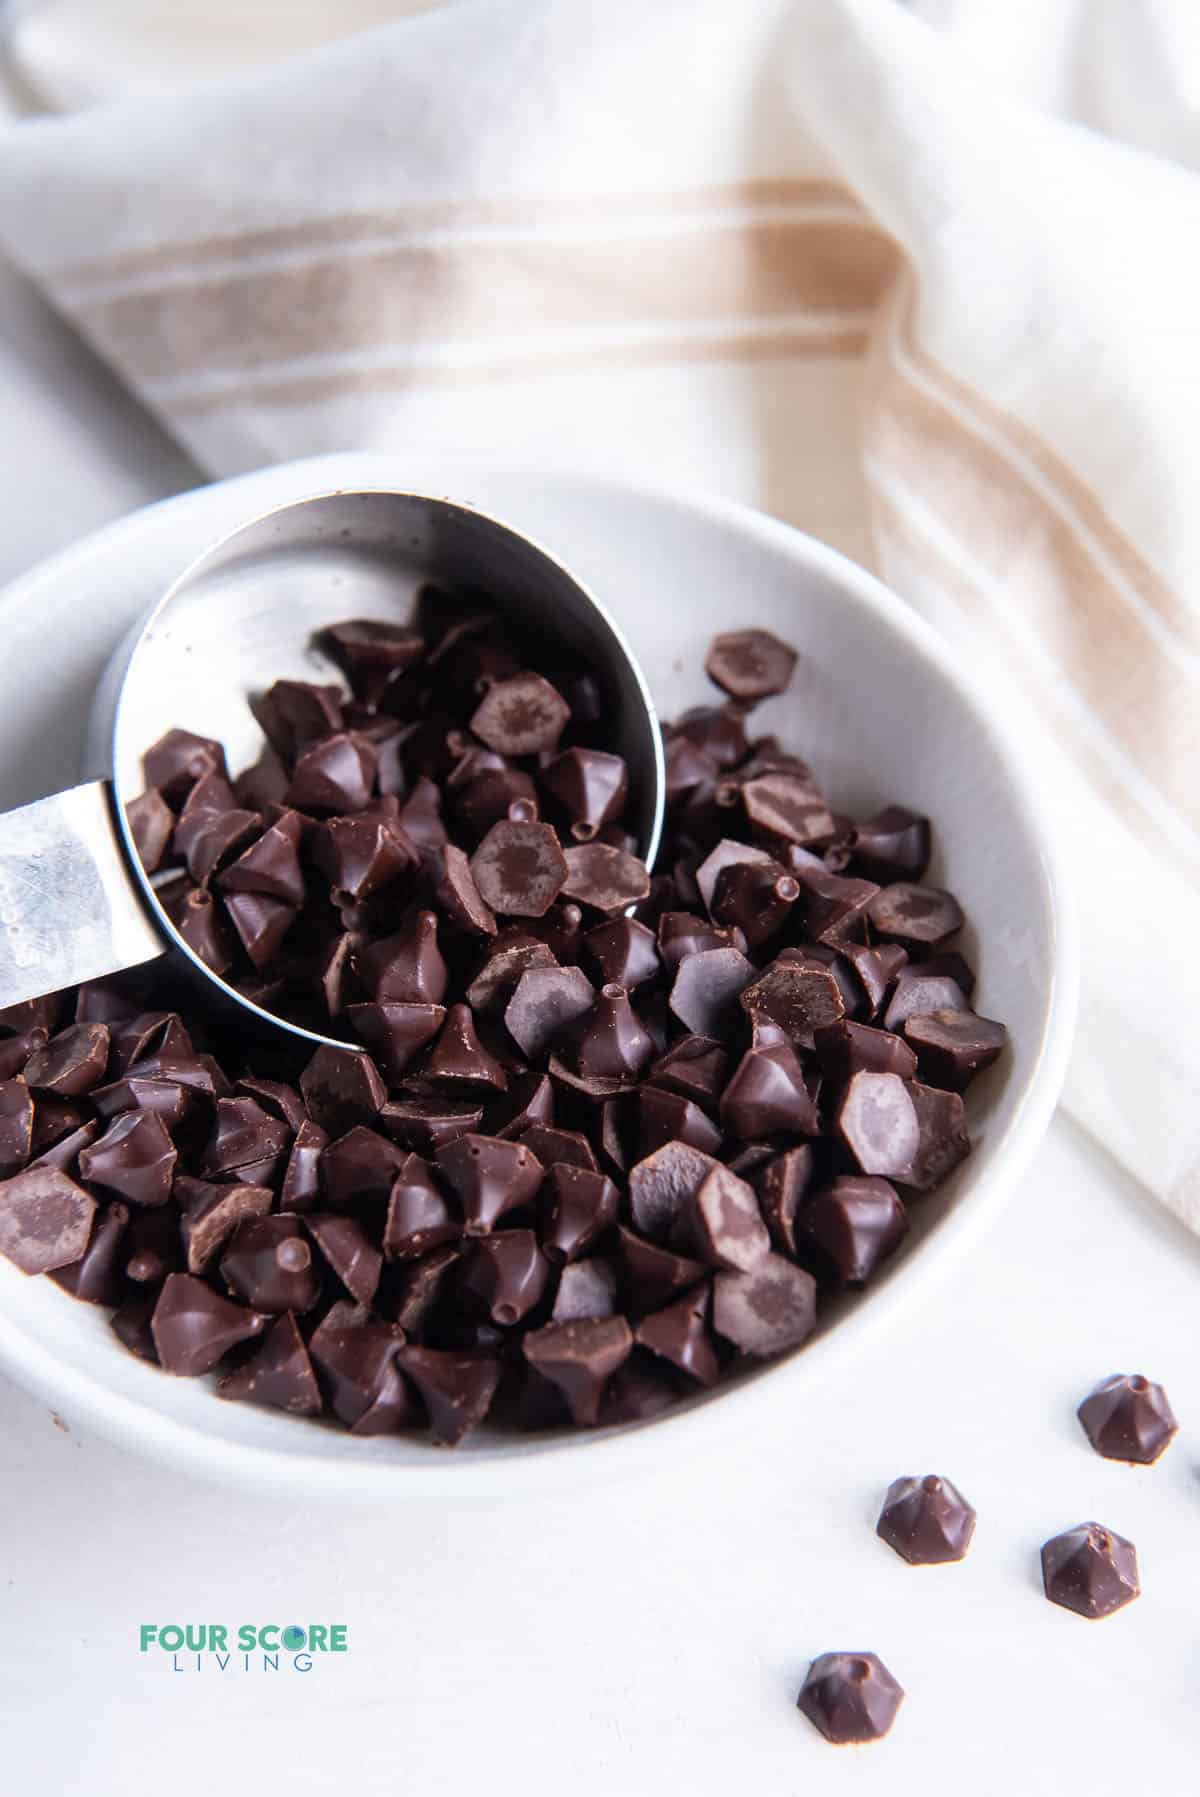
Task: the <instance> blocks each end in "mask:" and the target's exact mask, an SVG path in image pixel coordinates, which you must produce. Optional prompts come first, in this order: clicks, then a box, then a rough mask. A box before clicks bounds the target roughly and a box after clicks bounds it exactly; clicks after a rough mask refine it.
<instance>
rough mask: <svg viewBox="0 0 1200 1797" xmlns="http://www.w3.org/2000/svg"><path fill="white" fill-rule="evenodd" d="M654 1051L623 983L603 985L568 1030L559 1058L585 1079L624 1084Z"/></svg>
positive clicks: (651, 1057) (648, 1060)
mask: <svg viewBox="0 0 1200 1797" xmlns="http://www.w3.org/2000/svg"><path fill="white" fill-rule="evenodd" d="M654 1053H655V1046H654V1041H653V1038H652V1037H651V1036H650V1034H649V1032H648V1031H647V1030H646V1029H645V1028H644V1026H643V1024H642V1021H641V1019H640V1018H639V1016H638V1014H637V1012H636V1011H635V1010H634V1008H633V1006H632V1004H631V1003H630V1001H629V994H628V992H626V990H625V988H624V986H604V987H602V988H601V990H600V991H599V992H598V993H597V994H596V1002H595V1004H594V1005H593V1006H592V1008H591V1010H590V1011H588V1012H586V1013H585V1014H584V1016H582V1017H581V1018H579V1019H578V1021H577V1022H576V1024H575V1025H574V1026H573V1027H572V1029H571V1031H570V1032H569V1037H568V1044H567V1046H565V1047H564V1049H563V1051H562V1058H563V1059H564V1060H566V1061H567V1063H568V1064H569V1065H570V1066H571V1067H573V1068H574V1069H575V1071H576V1072H578V1073H579V1074H581V1075H583V1076H585V1077H587V1078H594V1079H606V1080H607V1079H611V1080H618V1081H620V1082H622V1083H625V1082H630V1081H633V1080H635V1079H636V1078H637V1077H638V1075H639V1074H641V1073H643V1072H644V1071H645V1069H646V1067H647V1066H648V1065H649V1063H650V1062H651V1061H652V1060H653V1059H654Z"/></svg>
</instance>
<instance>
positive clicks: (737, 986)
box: [671, 948, 755, 1037]
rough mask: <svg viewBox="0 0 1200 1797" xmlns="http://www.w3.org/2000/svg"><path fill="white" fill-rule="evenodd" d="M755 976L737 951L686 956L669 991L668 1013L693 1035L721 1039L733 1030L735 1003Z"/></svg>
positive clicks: (706, 950) (719, 950)
mask: <svg viewBox="0 0 1200 1797" xmlns="http://www.w3.org/2000/svg"><path fill="white" fill-rule="evenodd" d="M754 973H755V970H754V966H753V963H752V962H750V961H748V960H747V959H746V957H745V955H743V954H741V953H739V951H738V950H737V949H736V948H710V949H704V950H702V951H701V952H700V953H699V954H694V955H688V956H687V958H686V960H683V961H681V962H680V964H679V971H678V972H677V973H676V975H675V983H674V985H673V986H672V987H671V1009H672V1011H673V1012H674V1013H675V1015H676V1017H678V1018H679V1021H680V1022H681V1023H682V1024H683V1025H684V1026H685V1027H686V1028H687V1029H688V1030H690V1031H691V1032H692V1034H693V1035H697V1036H714V1037H722V1036H724V1035H725V1034H726V1032H727V1031H729V1030H731V1029H732V1028H733V1027H734V1020H735V1019H736V1017H737V1004H738V999H739V997H740V996H741V994H742V992H743V991H744V990H745V988H746V987H747V986H749V985H750V984H751V983H752V982H753V980H754Z"/></svg>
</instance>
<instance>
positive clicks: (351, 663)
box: [321, 618, 425, 708]
mask: <svg viewBox="0 0 1200 1797" xmlns="http://www.w3.org/2000/svg"><path fill="white" fill-rule="evenodd" d="M321 645H322V647H323V648H324V649H325V650H326V651H327V652H328V653H329V654H330V655H331V656H332V657H333V659H334V661H336V662H337V664H338V666H339V667H340V668H341V670H342V672H343V673H344V674H345V676H346V678H347V680H348V681H349V682H350V684H351V686H352V687H353V688H354V695H355V697H356V698H357V699H360V700H361V701H362V703H363V704H364V705H368V706H370V707H372V708H374V707H375V706H377V705H378V704H379V702H380V700H381V699H382V698H383V695H384V693H385V692H386V690H387V688H388V687H389V686H390V685H391V683H392V682H393V680H395V678H396V676H397V675H398V674H402V673H403V672H404V670H405V669H406V668H411V667H412V666H413V664H414V663H415V662H418V661H420V660H422V658H423V657H424V654H425V639H424V637H422V635H421V633H420V632H419V631H417V630H414V629H412V628H411V626H409V625H407V624H388V623H385V622H382V621H380V620H379V619H376V618H348V619H347V620H346V621H345V622H344V623H342V624H331V625H330V626H329V627H328V629H326V630H324V631H322V633H321Z"/></svg>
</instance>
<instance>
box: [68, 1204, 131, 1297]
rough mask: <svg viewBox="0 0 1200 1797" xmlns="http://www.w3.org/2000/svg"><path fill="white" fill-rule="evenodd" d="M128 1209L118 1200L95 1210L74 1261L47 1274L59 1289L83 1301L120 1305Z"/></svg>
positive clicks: (124, 1285) (122, 1293)
mask: <svg viewBox="0 0 1200 1797" xmlns="http://www.w3.org/2000/svg"><path fill="white" fill-rule="evenodd" d="M128 1227H129V1208H128V1206H127V1205H124V1204H122V1203H121V1202H120V1200H114V1202H113V1203H112V1204H106V1205H104V1206H103V1207H102V1209H101V1210H100V1211H99V1212H98V1213H97V1215H96V1220H95V1225H94V1227H93V1229H92V1234H91V1239H90V1241H89V1242H88V1245H87V1247H86V1248H85V1249H84V1251H83V1253H82V1254H81V1255H80V1257H79V1259H78V1260H75V1261H72V1262H71V1263H70V1265H69V1266H65V1267H59V1268H58V1269H57V1271H55V1272H53V1273H51V1275H50V1277H51V1279H52V1280H53V1281H54V1283H55V1285H59V1286H61V1287H62V1289H63V1291H65V1292H70V1294H71V1296H72V1297H73V1298H79V1299H81V1300H82V1301H83V1302H84V1303H85V1304H110V1305H116V1304H120V1302H121V1300H122V1298H123V1297H124V1296H125V1292H126V1289H127V1287H126V1283H125V1259H126V1254H125V1235H126V1231H127V1229H128Z"/></svg>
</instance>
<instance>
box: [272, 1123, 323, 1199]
mask: <svg viewBox="0 0 1200 1797" xmlns="http://www.w3.org/2000/svg"><path fill="white" fill-rule="evenodd" d="M328 1142H329V1137H328V1136H327V1135H326V1133H325V1131H324V1130H323V1129H321V1128H320V1126H319V1125H318V1124H316V1123H311V1122H306V1123H302V1124H301V1125H300V1127H299V1129H298V1130H297V1131H296V1139H295V1141H294V1142H293V1143H292V1149H291V1153H290V1154H289V1156H288V1162H287V1169H286V1171H285V1172H284V1176H283V1185H282V1186H281V1187H280V1191H279V1208H280V1210H286V1211H309V1210H312V1208H313V1206H314V1205H315V1204H316V1202H317V1200H318V1197H319V1195H320V1190H321V1156H322V1154H323V1153H324V1151H325V1148H326V1146H327V1144H328Z"/></svg>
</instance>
